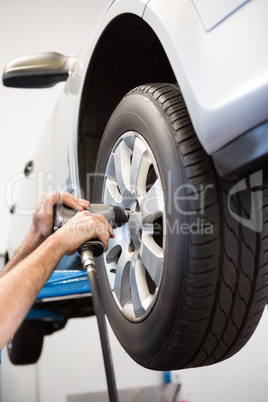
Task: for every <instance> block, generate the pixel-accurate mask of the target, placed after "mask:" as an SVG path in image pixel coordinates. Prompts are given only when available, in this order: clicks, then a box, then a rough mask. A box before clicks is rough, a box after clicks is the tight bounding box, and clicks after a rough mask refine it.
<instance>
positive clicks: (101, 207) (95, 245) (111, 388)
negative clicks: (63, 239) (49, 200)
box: [54, 204, 129, 402]
mask: <svg viewBox="0 0 268 402" xmlns="http://www.w3.org/2000/svg"><path fill="white" fill-rule="evenodd" d="M88 211H89V212H91V213H93V214H101V215H103V216H104V217H105V219H106V220H107V222H108V223H109V224H110V226H111V227H112V228H113V229H116V228H117V227H120V226H123V225H124V224H125V223H126V222H128V220H129V212H128V211H127V210H125V209H124V208H121V207H117V206H112V205H106V204H90V206H89V208H88ZM76 213H77V211H74V210H73V209H71V208H69V207H66V206H65V205H62V204H60V205H56V206H55V208H54V231H55V230H57V229H59V228H60V227H62V226H63V225H64V223H66V222H67V221H68V220H69V219H71V218H72V217H73V216H74V215H75V214H76ZM78 252H79V254H80V257H81V262H82V265H83V268H84V270H85V271H86V272H87V277H88V281H89V285H90V289H91V293H92V299H93V306H94V311H95V315H96V317H97V322H98V328H99V334H100V339H101V346H102V354H103V360H104V366H105V373H106V380H107V385H108V394H109V400H110V402H118V401H119V399H118V393H117V388H116V381H115V374H114V368H113V363H112V355H111V349H110V343H109V337H108V331H107V326H106V321H105V312H104V308H103V301H102V296H101V291H100V285H99V281H98V275H97V270H96V265H95V259H94V257H98V256H100V255H101V254H102V253H103V252H104V245H103V243H102V242H101V241H100V240H98V239H93V240H89V241H86V242H85V243H84V244H83V245H82V246H81V247H79V249H78Z"/></svg>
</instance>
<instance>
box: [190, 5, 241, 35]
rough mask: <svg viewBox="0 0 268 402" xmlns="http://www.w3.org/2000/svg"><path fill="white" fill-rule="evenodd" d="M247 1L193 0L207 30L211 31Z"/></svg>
mask: <svg viewBox="0 0 268 402" xmlns="http://www.w3.org/2000/svg"><path fill="white" fill-rule="evenodd" d="M247 1H249V0H225V1H221V0H192V2H193V4H194V6H195V8H196V10H197V12H198V15H199V17H200V19H201V21H202V23H203V25H204V28H205V30H206V31H210V29H212V28H214V27H215V26H216V25H218V24H219V23H220V22H221V21H223V20H224V19H225V18H227V17H228V16H229V15H231V14H232V13H233V12H234V11H236V10H237V9H238V8H239V7H241V6H242V5H243V4H245V3H246V2H247Z"/></svg>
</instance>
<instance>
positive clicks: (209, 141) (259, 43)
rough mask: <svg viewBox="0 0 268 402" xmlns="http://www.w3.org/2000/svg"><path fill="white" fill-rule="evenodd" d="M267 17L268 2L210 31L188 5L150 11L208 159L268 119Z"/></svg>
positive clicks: (260, 0) (159, 4)
mask: <svg viewBox="0 0 268 402" xmlns="http://www.w3.org/2000/svg"><path fill="white" fill-rule="evenodd" d="M199 3H201V2H199ZM207 3H209V2H208V1H207ZM210 3H211V2H210ZM229 3H230V2H229ZM236 3H237V2H236ZM211 11H213V10H211ZM267 15H268V2H267V0H255V1H250V2H246V3H245V4H244V5H242V6H241V7H240V8H238V9H237V10H236V11H234V12H233V13H231V14H230V15H228V16H225V15H224V14H223V16H224V19H223V20H220V18H218V19H219V20H220V21H219V22H218V23H217V24H216V26H213V27H212V28H210V30H209V31H206V29H205V27H204V25H203V21H202V20H201V18H200V15H199V14H198V12H197V9H196V8H195V7H194V4H193V2H191V1H189V0H181V1H176V2H174V1H172V0H167V1H166V2H163V1H161V0H151V1H150V2H149V3H148V5H147V7H146V10H145V13H144V19H145V21H146V22H147V23H148V24H149V25H150V26H151V27H152V28H153V30H154V31H155V32H156V34H157V36H158V38H159V39H160V41H161V43H162V45H163V47H164V49H165V51H166V53H167V56H168V58H169V60H170V63H171V65H172V68H173V71H174V73H175V76H176V78H177V81H178V84H179V86H180V88H181V90H182V93H183V96H184V98H185V101H186V104H187V107H188V110H189V113H190V116H191V119H192V122H193V125H194V127H195V130H196V133H197V135H198V137H199V140H200V141H201V143H202V145H203V147H204V148H205V150H206V151H207V152H208V153H209V154H211V153H213V152H215V151H217V150H219V149H220V148H222V147H223V146H224V145H225V144H227V143H229V142H230V141H232V140H234V139H235V138H236V137H238V136H239V135H241V134H242V133H244V132H246V131H248V130H250V129H251V128H253V127H255V126H258V125H259V124H261V123H263V122H264V121H266V120H267V118H268V95H267V94H268V53H267V52H265V49H266V38H267V36H268V23H267V22H268V21H267ZM215 18H216V17H215ZM214 21H216V22H217V21H218V20H217V19H214ZM212 25H213V24H212Z"/></svg>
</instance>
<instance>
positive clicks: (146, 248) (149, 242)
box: [140, 233, 164, 286]
mask: <svg viewBox="0 0 268 402" xmlns="http://www.w3.org/2000/svg"><path fill="white" fill-rule="evenodd" d="M140 257H141V260H142V262H143V264H144V266H145V267H146V269H147V271H148V273H149V275H150V277H151V279H152V280H153V282H154V283H155V285H156V286H159V282H160V279H161V275H162V270H163V263H164V251H163V249H162V248H161V247H160V246H159V245H158V244H157V243H156V242H155V241H154V239H153V237H152V236H151V235H148V234H144V233H143V235H142V243H141V249H140Z"/></svg>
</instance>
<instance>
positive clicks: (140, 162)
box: [130, 138, 152, 197]
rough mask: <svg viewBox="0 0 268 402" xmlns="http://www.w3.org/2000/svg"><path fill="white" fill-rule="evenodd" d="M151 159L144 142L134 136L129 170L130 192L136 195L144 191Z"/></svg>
mask: <svg viewBox="0 0 268 402" xmlns="http://www.w3.org/2000/svg"><path fill="white" fill-rule="evenodd" d="M151 164H152V159H151V157H150V155H149V154H148V150H147V146H146V144H145V143H144V142H143V141H141V140H140V139H139V138H136V140H135V144H134V150H133V157H132V162H131V170H130V183H131V188H132V192H133V193H135V195H136V196H137V197H139V196H141V195H143V194H145V192H146V179H147V174H148V170H149V167H150V165H151Z"/></svg>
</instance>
